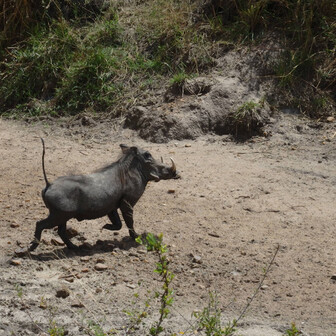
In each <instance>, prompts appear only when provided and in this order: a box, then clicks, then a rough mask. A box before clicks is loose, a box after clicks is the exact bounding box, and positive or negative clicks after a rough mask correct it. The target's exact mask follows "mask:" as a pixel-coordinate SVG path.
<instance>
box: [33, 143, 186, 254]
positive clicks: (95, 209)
mask: <svg viewBox="0 0 336 336" xmlns="http://www.w3.org/2000/svg"><path fill="white" fill-rule="evenodd" d="M41 140H42V144H43V152H42V170H43V176H44V179H45V182H46V187H45V188H44V189H43V190H42V198H43V201H44V203H45V205H46V207H47V208H48V209H49V216H48V217H47V218H46V219H43V220H41V221H38V222H37V223H36V229H35V239H34V240H33V241H32V242H31V244H30V247H29V250H30V251H33V250H35V249H36V247H37V246H38V244H39V241H40V239H41V234H42V231H43V230H44V229H50V228H53V227H55V226H58V234H59V235H60V237H61V238H62V240H63V241H64V243H65V244H66V246H67V247H68V248H69V249H74V248H77V246H76V245H74V244H73V243H72V242H71V241H70V239H69V238H68V237H67V234H66V223H67V221H68V220H69V219H71V218H76V219H77V220H78V221H82V220H84V219H95V218H99V217H103V216H106V215H107V216H108V217H109V219H110V221H111V222H112V224H106V225H104V227H103V228H105V229H108V230H119V229H120V228H121V220H120V217H119V214H118V211H117V209H120V211H121V213H122V216H123V218H124V220H125V223H126V225H127V227H128V230H129V234H130V236H131V237H132V238H136V237H137V234H136V232H135V231H134V228H133V207H134V205H135V204H136V203H137V201H138V200H139V199H140V197H141V195H142V194H143V192H144V191H145V188H146V185H147V183H148V182H149V181H156V182H158V181H160V180H167V179H176V178H179V177H180V176H179V174H178V173H177V171H176V166H175V163H174V161H173V159H171V161H172V165H171V167H168V166H166V165H164V164H163V163H159V162H158V161H156V160H155V159H154V158H153V157H152V155H151V154H150V153H149V152H148V151H145V150H142V149H140V148H138V147H128V146H126V145H120V147H121V150H122V156H121V157H120V158H119V160H118V161H116V162H114V163H112V164H110V165H108V166H106V167H103V168H101V169H99V170H97V171H95V172H93V173H92V174H89V175H70V176H63V177H59V178H57V179H56V180H55V181H54V182H53V183H49V181H48V178H47V175H46V172H45V166H44V155H45V145H44V141H43V139H41Z"/></svg>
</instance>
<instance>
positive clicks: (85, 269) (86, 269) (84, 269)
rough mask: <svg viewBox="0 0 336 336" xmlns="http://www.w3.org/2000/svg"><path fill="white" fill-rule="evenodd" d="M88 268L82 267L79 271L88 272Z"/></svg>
mask: <svg viewBox="0 0 336 336" xmlns="http://www.w3.org/2000/svg"><path fill="white" fill-rule="evenodd" d="M89 271H90V270H89V269H88V268H83V269H82V270H81V272H82V273H88V272H89Z"/></svg>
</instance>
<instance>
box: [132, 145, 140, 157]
mask: <svg viewBox="0 0 336 336" xmlns="http://www.w3.org/2000/svg"><path fill="white" fill-rule="evenodd" d="M130 151H132V153H133V154H134V155H138V154H139V150H138V147H131V148H130Z"/></svg>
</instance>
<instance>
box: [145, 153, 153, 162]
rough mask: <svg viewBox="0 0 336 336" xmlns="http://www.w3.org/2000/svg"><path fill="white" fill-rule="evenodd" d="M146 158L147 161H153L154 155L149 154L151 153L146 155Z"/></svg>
mask: <svg viewBox="0 0 336 336" xmlns="http://www.w3.org/2000/svg"><path fill="white" fill-rule="evenodd" d="M144 158H145V160H146V161H148V160H152V159H153V157H152V154H151V153H149V152H145V153H144Z"/></svg>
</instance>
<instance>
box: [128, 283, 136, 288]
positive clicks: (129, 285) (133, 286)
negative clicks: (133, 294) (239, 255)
mask: <svg viewBox="0 0 336 336" xmlns="http://www.w3.org/2000/svg"><path fill="white" fill-rule="evenodd" d="M126 287H128V288H131V289H135V287H136V286H135V285H133V284H126Z"/></svg>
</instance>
